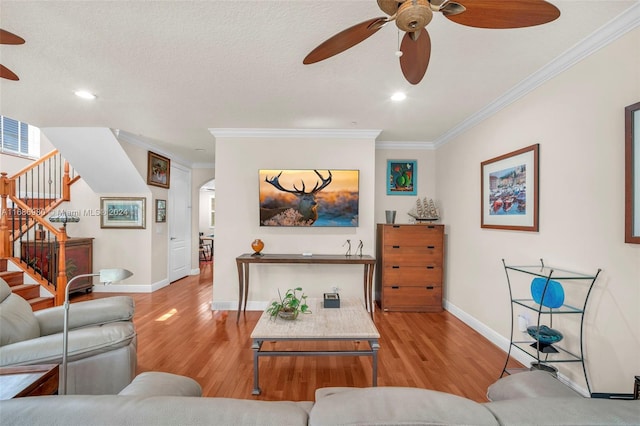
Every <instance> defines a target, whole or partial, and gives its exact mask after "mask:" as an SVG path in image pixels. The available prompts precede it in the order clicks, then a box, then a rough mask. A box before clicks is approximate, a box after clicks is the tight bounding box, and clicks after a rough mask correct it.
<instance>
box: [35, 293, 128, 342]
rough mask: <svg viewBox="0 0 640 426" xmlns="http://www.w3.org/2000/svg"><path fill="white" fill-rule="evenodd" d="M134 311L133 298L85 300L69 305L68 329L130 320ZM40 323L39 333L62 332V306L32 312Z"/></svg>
mask: <svg viewBox="0 0 640 426" xmlns="http://www.w3.org/2000/svg"><path fill="white" fill-rule="evenodd" d="M134 311H135V304H134V301H133V298H131V297H130V296H113V297H105V298H104V299H94V300H87V301H84V302H77V303H71V304H70V305H69V318H68V319H69V330H73V329H75V328H81V327H91V326H94V325H101V324H106V323H109V322H118V321H131V319H132V318H133V314H134ZM34 315H35V317H36V319H37V320H38V322H39V324H40V334H41V335H43V336H47V335H49V334H55V333H62V330H63V326H64V307H63V306H56V307H54V308H49V309H43V310H40V311H36V312H34Z"/></svg>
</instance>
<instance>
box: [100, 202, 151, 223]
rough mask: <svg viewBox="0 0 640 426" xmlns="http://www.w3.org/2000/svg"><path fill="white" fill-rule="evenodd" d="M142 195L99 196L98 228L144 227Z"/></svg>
mask: <svg viewBox="0 0 640 426" xmlns="http://www.w3.org/2000/svg"><path fill="white" fill-rule="evenodd" d="M145 202H146V199H145V198H144V197H100V212H101V214H100V228H128V229H144V228H145V226H146V221H145V214H146V211H145Z"/></svg>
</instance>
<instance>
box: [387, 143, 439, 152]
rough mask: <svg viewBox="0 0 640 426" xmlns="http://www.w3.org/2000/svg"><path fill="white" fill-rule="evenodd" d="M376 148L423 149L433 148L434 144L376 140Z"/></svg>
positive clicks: (434, 147)
mask: <svg viewBox="0 0 640 426" xmlns="http://www.w3.org/2000/svg"><path fill="white" fill-rule="evenodd" d="M376 149H424V150H435V149H436V144H435V143H433V142H420V141H415V142H411V141H403V142H396V141H380V142H376Z"/></svg>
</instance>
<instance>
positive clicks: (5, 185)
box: [0, 172, 13, 259]
mask: <svg viewBox="0 0 640 426" xmlns="http://www.w3.org/2000/svg"><path fill="white" fill-rule="evenodd" d="M12 188H13V185H12V181H11V180H10V179H9V178H8V177H7V173H6V172H2V173H0V197H2V202H1V205H0V209H1V210H0V259H3V258H6V257H9V256H11V233H10V232H9V210H7V197H8V196H9V195H11V193H12Z"/></svg>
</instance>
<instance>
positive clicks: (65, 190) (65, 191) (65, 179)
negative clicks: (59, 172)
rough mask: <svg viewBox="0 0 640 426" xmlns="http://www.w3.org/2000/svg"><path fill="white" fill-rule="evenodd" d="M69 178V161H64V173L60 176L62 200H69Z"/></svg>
mask: <svg viewBox="0 0 640 426" xmlns="http://www.w3.org/2000/svg"><path fill="white" fill-rule="evenodd" d="M69 182H71V178H70V177H69V162H68V161H66V160H65V162H64V175H63V176H62V199H63V200H64V201H70V200H71V184H70V183H69Z"/></svg>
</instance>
